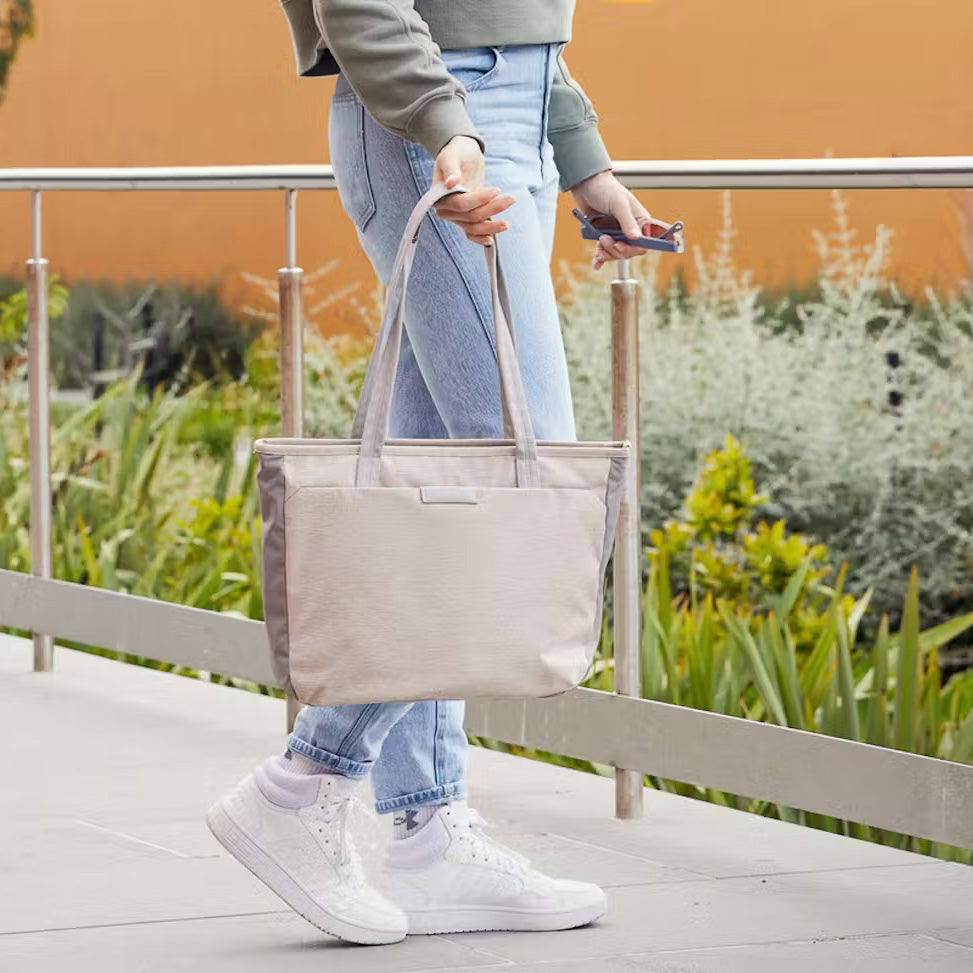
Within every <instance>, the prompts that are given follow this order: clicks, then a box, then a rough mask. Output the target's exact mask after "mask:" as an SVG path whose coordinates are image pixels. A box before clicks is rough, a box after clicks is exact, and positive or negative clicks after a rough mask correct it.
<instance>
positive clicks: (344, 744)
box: [338, 703, 378, 759]
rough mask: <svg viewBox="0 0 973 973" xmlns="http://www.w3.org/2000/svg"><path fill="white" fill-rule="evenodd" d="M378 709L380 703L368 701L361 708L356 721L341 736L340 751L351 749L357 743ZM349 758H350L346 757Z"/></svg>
mask: <svg viewBox="0 0 973 973" xmlns="http://www.w3.org/2000/svg"><path fill="white" fill-rule="evenodd" d="M377 709H378V703H367V704H366V705H365V706H363V707H362V708H361V710H360V711H359V713H358V716H357V717H356V719H355V722H354V723H352V724H351V726H350V727H349V728H348V732H347V733H346V734H345V735H344V736H343V737H342V738H341V743H339V744H338V751H339V753H340V752H341V751H344V750H349V749H351V747H353V746H354V745H355V744H357V743H358V742H359V741H360V740H361V738H362V734H363V733H364V732H365V727H366V726H367V725H368V721H369V720H371V718H372V717H373V716H374V715H375V710H377ZM345 759H349V758H347V757H346V758H345Z"/></svg>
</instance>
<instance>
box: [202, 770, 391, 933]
mask: <svg viewBox="0 0 973 973" xmlns="http://www.w3.org/2000/svg"><path fill="white" fill-rule="evenodd" d="M275 759H276V758H271V760H268V761H267V762H266V763H265V764H262V765H261V766H260V767H257V768H256V769H255V770H254V772H253V773H252V774H249V775H248V776H247V777H245V778H244V779H243V780H242V781H241V782H240V783H239V784H237V786H236V787H235V788H233V790H231V791H230V792H229V793H228V794H226V795H225V796H224V797H223V798H221V799H220V800H219V801H217V803H216V804H214V805H213V807H212V808H210V811H209V813H208V814H207V815H206V823H207V824H208V825H209V829H210V831H212V832H213V834H214V835H215V837H216V839H217V841H219V842H220V844H221V845H223V847H224V848H226V850H227V851H228V852H229V853H230V854H231V855H233V857H234V858H236V859H237V861H239V862H241V863H242V864H244V865H245V866H246V867H247V868H248V869H250V871H251V872H253V874H254V875H256V876H257V878H259V879H260V880H261V881H262V882H263V883H264V884H265V885H267V886H269V888H270V889H272V890H273V891H274V892H276V893H277V895H279V896H280V897H281V898H282V899H283V900H284V901H285V902H286V903H287V904H288V905H289V906H290V907H291V908H292V909H293V910H294V911H295V912H297V913H299V914H300V915H302V916H303V917H304V918H305V919H307V921H308V922H310V923H312V924H313V925H315V926H317V927H318V929H321V930H323V931H324V932H327V933H330V934H331V935H332V936H337V937H339V938H340V939H345V940H348V942H352V943H365V944H369V945H377V944H379V943H397V942H400V941H401V940H402V939H404V938H405V934H406V931H407V924H406V918H405V915H404V914H403V912H402V911H401V910H400V909H399V908H398V907H397V906H395V905H393V904H392V903H391V902H389V901H388V900H387V899H386V898H384V897H383V896H381V895H379V893H378V892H376V891H375V890H374V889H373V888H371V887H370V886H369V885H368V883H367V881H366V879H365V872H364V868H363V866H362V862H361V859H360V857H359V856H358V852H357V851H356V850H355V846H354V844H353V842H352V838H351V835H350V834H349V833H348V816H349V813H350V812H351V811H352V809H353V802H354V795H355V791H356V790H357V786H358V785H357V782H355V781H352V780H350V779H348V778H347V777H340V776H337V775H330V774H325V775H322V776H321V777H320V778H318V777H317V776H314V777H308V778H307V785H306V787H305V788H304V790H305V793H304V794H303V795H301V794H300V793H298V795H297V796H296V797H295V796H294V795H292V794H283V795H282V792H281V789H280V788H279V787H278V786H277V785H276V784H275V782H274V780H273V779H272V776H273V771H271V773H270V775H268V769H267V768H268V765H269V764H270V763H271V762H272V761H273V760H275ZM302 783H303V782H302ZM261 785H262V786H261ZM267 794H270V795H272V796H274V797H275V799H276V800H279V801H280V802H281V803H275V802H274V801H271V800H269V799H268V797H267V796H266V795H267ZM302 802H306V803H304V806H301V807H285V806H281V804H282V803H290V804H296V803H302Z"/></svg>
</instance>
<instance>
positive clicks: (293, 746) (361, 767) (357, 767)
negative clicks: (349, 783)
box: [287, 735, 372, 777]
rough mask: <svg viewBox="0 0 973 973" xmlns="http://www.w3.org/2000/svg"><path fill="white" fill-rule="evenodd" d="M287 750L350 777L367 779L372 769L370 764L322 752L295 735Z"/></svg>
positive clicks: (325, 751) (290, 740)
mask: <svg viewBox="0 0 973 973" xmlns="http://www.w3.org/2000/svg"><path fill="white" fill-rule="evenodd" d="M287 748H288V749H289V750H293V751H294V753H299V754H301V755H302V756H304V757H307V758H309V759H310V760H313V761H314V762H315V763H319V764H322V765H323V766H325V767H327V768H329V769H330V770H335V771H337V772H338V773H340V774H345V775H347V776H348V777H365V776H366V775H367V774H368V772H369V771H370V770H371V768H372V765H371V764H370V763H361V762H360V761H357V760H349V759H348V758H347V757H339V756H338V755H337V754H334V753H329V752H328V751H327V750H321V749H320V748H319V747H315V746H312V745H311V744H310V743H307V742H306V741H304V740H302V739H301V738H300V737H296V736H293V735H292V736H291V737H290V738H289V739H288V741H287Z"/></svg>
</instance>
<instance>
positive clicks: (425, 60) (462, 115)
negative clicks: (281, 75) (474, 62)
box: [281, 0, 611, 189]
mask: <svg viewBox="0 0 973 973" xmlns="http://www.w3.org/2000/svg"><path fill="white" fill-rule="evenodd" d="M281 4H282V6H283V8H284V13H285V14H286V15H287V22H288V24H289V25H290V29H291V38H292V40H293V43H294V56H295V61H296V64H297V72H298V74H299V75H301V76H302V77H313V76H319V75H327V74H337V73H338V72H339V71H340V72H341V73H342V74H343V75H344V76H345V77H346V78H347V80H348V83H349V84H350V85H351V87H352V89H353V90H354V91H355V93H356V94H357V95H358V97H359V98H360V99H361V100H362V103H363V104H364V105H365V107H366V108H367V109H368V112H369V114H370V115H371V116H372V117H373V118H374V119H375V120H376V121H377V122H378V123H379V124H380V125H382V126H383V127H385V128H387V129H388V130H389V131H390V132H393V133H395V134H396V135H398V136H400V137H402V138H404V139H408V140H409V141H410V142H418V143H420V144H421V145H423V146H425V148H426V149H427V150H428V151H429V153H430V154H431V155H433V156H435V155H437V154H438V153H439V150H440V149H442V147H443V146H444V145H445V144H446V143H447V142H448V141H449V140H450V139H451V138H453V136H455V135H469V136H471V137H473V138H475V139H477V140H478V141H479V142H480V145H481V146H482V145H483V144H484V142H483V138H482V137H481V136H480V134H479V132H477V130H476V128H475V126H474V125H473V123H472V121H471V120H470V117H469V115H468V114H467V111H466V91H465V89H464V88H463V86H462V85H461V84H460V83H459V82H458V81H457V80H456V79H455V78H453V77H452V76H451V75H450V74H449V72H448V71H447V70H446V67H445V65H444V64H443V62H442V59H441V58H440V56H439V54H440V51H441V50H442V49H450V48H460V47H483V46H499V45H501V44H546V43H561V42H567V41H569V40H570V39H571V20H572V16H573V14H574V0H281ZM548 138H549V139H550V141H551V144H552V145H553V147H554V158H555V162H556V164H557V168H558V171H559V172H560V175H561V188H562V189H569V188H570V187H572V186H575V185H577V183H579V182H581V180H583V179H586V178H587V177H588V176H591V175H594V173H596V172H601V171H603V170H605V169H610V168H611V158H610V157H609V155H608V152H607V150H606V149H605V146H604V143H603V142H602V140H601V136H600V135H599V133H598V117H597V115H596V114H595V111H594V109H593V108H592V106H591V102H590V101H589V100H588V97H587V96H586V95H585V93H584V91H583V90H582V88H581V86H580V85H579V84H578V83H577V82H576V81H574V79H573V78H572V77H571V75H570V73H569V71H568V68H567V65H566V64H565V63H564V59H563V57H561V58H558V64H557V74H556V77H555V79H554V84H553V86H552V88H551V103H550V108H549V111H548Z"/></svg>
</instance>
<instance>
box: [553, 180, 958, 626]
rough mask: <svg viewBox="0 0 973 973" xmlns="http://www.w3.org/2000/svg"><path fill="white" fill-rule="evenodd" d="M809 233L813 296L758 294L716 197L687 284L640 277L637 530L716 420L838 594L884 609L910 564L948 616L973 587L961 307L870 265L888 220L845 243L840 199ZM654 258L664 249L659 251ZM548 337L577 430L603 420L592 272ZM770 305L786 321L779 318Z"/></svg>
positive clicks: (701, 447)
mask: <svg viewBox="0 0 973 973" xmlns="http://www.w3.org/2000/svg"><path fill="white" fill-rule="evenodd" d="M833 199H834V215H835V225H834V227H833V228H832V230H831V231H830V232H827V233H821V232H817V233H815V234H814V240H815V244H816V248H817V252H818V256H819V259H820V264H821V271H820V278H819V282H818V283H819V293H817V294H816V295H815V296H814V297H810V298H804V299H801V300H800V301H799V302H798V303H797V304H796V306H793V307H791V306H787V305H785V304H784V303H781V304H780V305H776V306H775V305H773V304H771V302H770V301H769V300H768V299H767V298H765V297H763V295H762V294H761V292H760V290H759V288H758V287H756V286H755V285H754V284H753V282H752V280H751V278H750V276H749V275H748V274H746V273H741V272H740V271H738V270H737V269H736V266H735V264H734V261H733V253H732V239H733V224H732V214H731V210H730V197H729V194H727V195H726V196H725V197H724V200H725V202H724V206H725V210H724V227H723V231H722V233H721V234H720V235H719V237H718V239H717V242H716V249H715V253H713V254H711V255H708V254H706V253H705V252H704V251H703V250H702V249H701V248H699V247H697V248H696V249H695V251H694V254H693V257H694V260H695V264H696V269H697V279H698V283H697V284H696V285H695V287H694V288H693V289H692V290H691V291H690V292H689V293H684V292H683V291H682V290H681V289H680V288H678V287H677V286H676V285H674V284H673V285H671V286H670V287H669V288H667V289H663V288H661V287H660V286H659V285H658V269H659V266H660V263H659V261H660V259H663V258H661V257H659V256H658V255H653V256H652V257H649V258H647V259H645V260H644V261H641V262H639V261H637V262H636V265H637V266H638V269H637V270H636V272H637V273H638V274H640V275H641V281H642V285H643V287H642V305H641V309H640V310H641V344H642V349H641V350H642V354H641V381H642V416H641V418H642V449H643V468H642V504H643V516H644V519H645V525H646V527H647V528H648V527H652V526H658V525H659V524H660V523H662V522H663V521H665V520H666V519H667V518H668V517H670V516H671V515H672V514H673V513H674V512H675V511H676V509H677V508H678V505H679V503H680V501H681V498H682V497H683V496H684V495H685V493H686V489H687V487H688V486H689V484H690V482H691V480H692V477H693V475H694V473H695V470H696V468H697V465H698V462H699V457H700V456H701V455H702V454H703V453H705V452H707V451H708V450H710V449H713V448H714V447H716V446H718V445H719V444H720V443H721V442H722V440H723V438H724V436H725V435H726V434H727V433H732V434H733V435H734V436H736V437H737V438H738V439H740V440H741V441H742V442H743V443H744V445H745V447H746V449H747V451H748V454H749V455H750V456H751V457H752V458H753V461H754V469H755V473H756V475H757V481H758V485H759V486H760V488H761V489H765V490H766V491H767V492H768V493H770V494H771V495H772V496H773V497H774V503H773V509H769V510H768V511H767V515H768V516H770V517H775V518H777V517H783V518H786V519H787V520H788V522H789V524H790V526H791V527H792V528H793V529H795V530H800V531H803V532H806V533H808V534H810V535H812V536H814V537H816V538H818V539H820V540H822V541H825V542H827V543H828V545H829V546H830V547H831V549H832V554H833V557H834V559H835V560H836V561H837V562H840V561H842V560H847V561H848V564H849V574H848V587H849V589H850V590H852V591H856V590H857V591H861V590H864V588H865V587H867V586H868V585H872V586H874V588H875V597H874V599H873V606H874V607H875V608H877V609H879V610H883V611H885V610H887V611H891V612H893V613H896V612H897V610H898V606H900V605H901V603H902V599H903V597H904V595H905V588H906V585H907V581H908V576H909V567H910V566H911V565H912V564H914V563H915V564H918V565H919V568H920V571H921V573H922V575H923V577H924V578H925V579H926V585H925V590H926V591H927V592H930V593H934V594H933V598H932V602H930V601H927V603H926V604H927V607H929V608H932V609H934V610H937V609H940V608H943V609H945V610H947V611H948V609H949V607H950V602H951V601H962V600H966V599H967V597H968V596H969V595H970V594H973V580H971V579H973V571H971V567H973V476H971V473H973V421H971V418H973V305H971V303H970V301H969V299H968V298H964V297H962V296H958V297H955V298H952V299H949V300H944V299H941V298H939V297H937V296H936V295H935V294H934V293H932V292H931V291H929V292H927V293H926V295H925V297H926V304H925V305H924V306H923V307H922V308H921V309H918V308H917V307H916V306H914V305H912V304H910V302H908V301H907V300H906V299H904V298H903V296H902V295H901V294H900V293H899V291H898V289H897V288H896V287H895V285H894V283H892V282H891V281H889V280H888V278H887V266H888V261H889V253H890V243H891V232H890V231H889V230H888V229H887V228H885V227H882V226H879V227H878V228H877V230H876V234H875V238H874V240H873V241H871V242H869V243H866V244H861V243H859V242H858V241H857V237H856V234H855V232H854V230H853V229H852V228H851V225H850V222H849V218H848V213H847V207H846V204H845V201H844V199H843V197H842V196H841V195H840V194H838V193H835V194H834V197H833ZM669 259H671V258H669ZM570 283H571V285H572V286H571V287H570V294H569V297H568V299H567V300H566V302H565V304H564V308H563V322H564V335H565V344H566V347H567V352H568V359H569V365H570V369H571V374H572V382H573V388H574V393H575V406H576V412H577V416H578V423H579V433H580V435H581V436H583V437H585V438H589V437H590V438H604V437H607V436H608V435H609V434H610V430H611V422H610V417H611V387H610V382H611V367H610V366H611V358H610V329H609V327H608V306H607V298H606V294H605V287H604V282H603V280H601V279H600V278H596V277H595V276H594V275H588V276H585V277H582V278H575V279H573V280H572V281H570ZM785 312H787V313H788V315H789V316H790V317H791V318H794V317H796V320H797V324H796V326H785V325H784V324H782V317H783V315H784V313H785Z"/></svg>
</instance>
